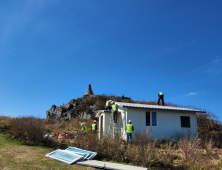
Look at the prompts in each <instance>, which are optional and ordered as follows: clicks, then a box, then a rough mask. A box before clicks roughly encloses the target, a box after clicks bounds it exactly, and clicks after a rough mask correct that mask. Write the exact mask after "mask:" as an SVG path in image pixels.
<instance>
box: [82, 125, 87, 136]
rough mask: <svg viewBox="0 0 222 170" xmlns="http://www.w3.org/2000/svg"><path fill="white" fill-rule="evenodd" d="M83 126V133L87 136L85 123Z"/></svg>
mask: <svg viewBox="0 0 222 170" xmlns="http://www.w3.org/2000/svg"><path fill="white" fill-rule="evenodd" d="M81 126H82V132H83V133H84V134H85V133H86V132H87V128H86V126H85V125H84V123H82V124H81Z"/></svg>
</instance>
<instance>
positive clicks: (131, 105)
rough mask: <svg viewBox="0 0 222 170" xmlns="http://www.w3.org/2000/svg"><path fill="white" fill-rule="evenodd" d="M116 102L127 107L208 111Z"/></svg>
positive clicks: (194, 110)
mask: <svg viewBox="0 0 222 170" xmlns="http://www.w3.org/2000/svg"><path fill="white" fill-rule="evenodd" d="M116 104H117V105H119V106H121V107H127V108H140V109H153V110H169V111H183V112H203V113H206V111H202V110H196V109H188V108H181V107H172V106H158V105H148V104H136V103H123V102H116Z"/></svg>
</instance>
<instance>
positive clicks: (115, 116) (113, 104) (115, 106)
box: [112, 101, 118, 123]
mask: <svg viewBox="0 0 222 170" xmlns="http://www.w3.org/2000/svg"><path fill="white" fill-rule="evenodd" d="M112 108H113V121H114V123H117V113H118V106H117V105H116V103H115V102H114V101H113V102H112Z"/></svg>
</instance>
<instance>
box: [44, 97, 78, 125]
mask: <svg viewBox="0 0 222 170" xmlns="http://www.w3.org/2000/svg"><path fill="white" fill-rule="evenodd" d="M46 115H47V117H46V118H48V119H51V120H65V121H68V120H71V119H72V118H76V117H78V116H79V112H78V110H77V103H76V101H75V100H73V99H72V100H70V101H69V102H67V103H65V104H62V105H61V106H60V107H58V106H56V105H52V107H51V108H50V109H49V110H48V111H46Z"/></svg>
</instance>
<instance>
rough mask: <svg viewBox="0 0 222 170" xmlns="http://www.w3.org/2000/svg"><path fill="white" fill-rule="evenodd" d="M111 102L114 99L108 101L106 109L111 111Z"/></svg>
mask: <svg viewBox="0 0 222 170" xmlns="http://www.w3.org/2000/svg"><path fill="white" fill-rule="evenodd" d="M111 102H112V100H108V101H107V102H106V106H105V110H108V111H110V110H111V109H112V106H111Z"/></svg>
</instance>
